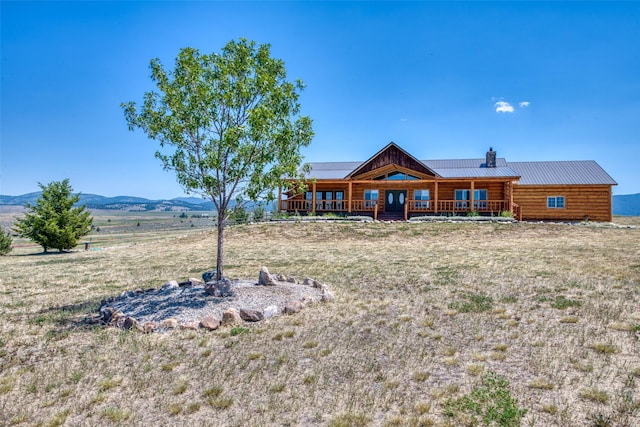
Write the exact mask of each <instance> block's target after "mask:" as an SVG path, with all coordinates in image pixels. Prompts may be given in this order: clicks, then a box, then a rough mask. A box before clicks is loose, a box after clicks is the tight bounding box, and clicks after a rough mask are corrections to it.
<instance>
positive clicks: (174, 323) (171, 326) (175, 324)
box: [160, 318, 178, 329]
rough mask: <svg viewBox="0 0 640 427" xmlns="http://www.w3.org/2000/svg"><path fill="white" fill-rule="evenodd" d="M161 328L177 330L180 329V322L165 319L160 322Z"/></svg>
mask: <svg viewBox="0 0 640 427" xmlns="http://www.w3.org/2000/svg"><path fill="white" fill-rule="evenodd" d="M160 327H161V328H167V329H175V328H177V327H178V321H177V320H176V319H174V318H169V319H164V320H163V321H162V322H160Z"/></svg>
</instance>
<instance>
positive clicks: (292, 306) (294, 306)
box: [283, 300, 302, 314]
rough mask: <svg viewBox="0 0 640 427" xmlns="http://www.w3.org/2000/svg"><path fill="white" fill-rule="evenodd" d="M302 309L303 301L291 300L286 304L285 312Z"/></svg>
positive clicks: (297, 311) (292, 312)
mask: <svg viewBox="0 0 640 427" xmlns="http://www.w3.org/2000/svg"><path fill="white" fill-rule="evenodd" d="M300 310H302V302H300V301H298V300H290V301H288V302H287V304H286V305H285V306H284V310H283V313H284V314H295V313H299V312H300Z"/></svg>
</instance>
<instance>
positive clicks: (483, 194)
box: [473, 190, 487, 209]
mask: <svg viewBox="0 0 640 427" xmlns="http://www.w3.org/2000/svg"><path fill="white" fill-rule="evenodd" d="M486 200H487V190H475V191H474V192H473V207H474V209H487V202H486Z"/></svg>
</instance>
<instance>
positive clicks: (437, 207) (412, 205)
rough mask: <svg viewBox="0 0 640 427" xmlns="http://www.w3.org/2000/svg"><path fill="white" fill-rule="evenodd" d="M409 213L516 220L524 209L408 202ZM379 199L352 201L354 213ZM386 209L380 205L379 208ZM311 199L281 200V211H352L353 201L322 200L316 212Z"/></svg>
mask: <svg viewBox="0 0 640 427" xmlns="http://www.w3.org/2000/svg"><path fill="white" fill-rule="evenodd" d="M405 203H406V210H407V212H408V213H410V214H420V213H423V214H428V213H453V214H458V213H467V212H473V211H475V212H479V213H493V214H499V213H500V212H503V211H511V212H512V213H513V216H514V218H516V219H517V218H518V217H519V215H520V206H518V205H517V204H515V203H514V204H513V205H512V206H509V203H508V202H505V201H504V200H474V202H473V206H472V204H471V201H470V200H438V202H437V203H436V202H435V201H433V200H406V202H405ZM377 204H378V203H377V201H376V200H352V201H351V212H374V211H375V210H376V206H377ZM381 207H382V205H381V206H379V207H378V209H380V208H381ZM313 208H314V205H313V201H311V200H281V201H280V210H281V211H288V212H314V211H315V212H320V213H324V212H349V202H348V201H347V200H344V199H339V200H338V199H331V200H328V199H318V200H316V201H315V209H313Z"/></svg>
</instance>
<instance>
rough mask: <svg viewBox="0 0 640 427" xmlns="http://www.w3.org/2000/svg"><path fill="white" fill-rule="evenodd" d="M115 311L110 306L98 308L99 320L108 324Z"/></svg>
mask: <svg viewBox="0 0 640 427" xmlns="http://www.w3.org/2000/svg"><path fill="white" fill-rule="evenodd" d="M115 311H116V309H115V308H113V307H111V306H110V305H103V306H102V307H100V319H101V320H102V321H103V322H104V323H109V322H110V321H111V318H112V317H113V313H115Z"/></svg>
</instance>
